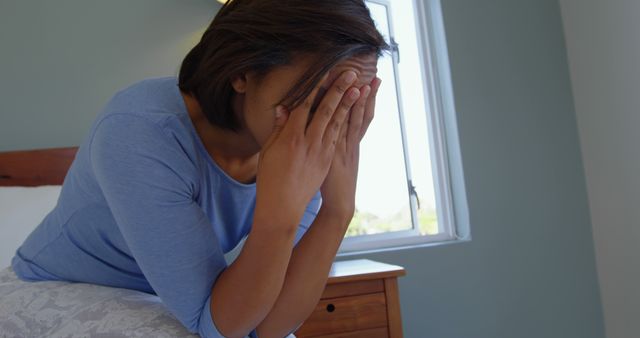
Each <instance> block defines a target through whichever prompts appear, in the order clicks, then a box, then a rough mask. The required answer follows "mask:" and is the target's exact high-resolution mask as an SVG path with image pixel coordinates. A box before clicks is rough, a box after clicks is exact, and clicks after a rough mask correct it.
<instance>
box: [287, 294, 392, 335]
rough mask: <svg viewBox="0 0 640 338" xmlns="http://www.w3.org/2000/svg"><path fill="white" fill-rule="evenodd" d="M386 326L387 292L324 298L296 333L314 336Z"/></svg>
mask: <svg viewBox="0 0 640 338" xmlns="http://www.w3.org/2000/svg"><path fill="white" fill-rule="evenodd" d="M386 326H387V304H386V299H385V294H384V293H372V294H368V295H359V296H351V297H340V298H328V299H322V300H321V301H320V303H318V305H317V306H316V309H315V310H314V311H313V313H312V314H311V316H310V317H309V318H308V319H307V320H306V321H305V322H304V324H303V325H302V327H300V329H299V330H298V331H297V332H296V335H298V334H299V335H300V336H303V337H312V336H320V335H330V334H335V333H340V332H345V333H346V332H351V331H359V330H364V329H373V328H381V327H386ZM347 337H348V336H347Z"/></svg>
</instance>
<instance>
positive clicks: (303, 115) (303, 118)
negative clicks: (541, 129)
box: [286, 72, 329, 135]
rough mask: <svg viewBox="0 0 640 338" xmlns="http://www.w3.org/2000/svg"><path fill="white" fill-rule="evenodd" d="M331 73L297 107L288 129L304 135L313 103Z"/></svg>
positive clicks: (292, 114)
mask: <svg viewBox="0 0 640 338" xmlns="http://www.w3.org/2000/svg"><path fill="white" fill-rule="evenodd" d="M328 76H329V73H328V72H327V73H326V74H324V76H323V77H322V80H320V82H318V84H317V85H316V86H315V88H313V90H312V91H311V93H310V94H309V95H308V96H307V97H306V98H305V99H304V101H303V102H302V104H301V105H299V106H298V107H296V109H294V110H293V111H292V112H291V114H290V118H289V121H290V123H288V124H287V126H286V128H291V129H292V131H293V132H295V133H299V134H303V135H304V132H305V129H306V128H307V123H308V121H309V113H310V112H311V107H312V106H313V101H314V99H315V97H316V96H317V95H318V92H319V91H320V89H321V87H322V85H323V84H324V82H325V81H326V79H327V77H328Z"/></svg>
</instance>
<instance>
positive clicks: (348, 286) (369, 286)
mask: <svg viewBox="0 0 640 338" xmlns="http://www.w3.org/2000/svg"><path fill="white" fill-rule="evenodd" d="M378 292H384V282H383V281H382V279H372V280H363V281H357V282H349V283H337V284H327V286H326V287H325V288H324V292H323V293H322V297H320V299H327V298H337V297H347V296H357V295H365V294H369V293H378Z"/></svg>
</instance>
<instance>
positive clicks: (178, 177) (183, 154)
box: [12, 77, 321, 337]
mask: <svg viewBox="0 0 640 338" xmlns="http://www.w3.org/2000/svg"><path fill="white" fill-rule="evenodd" d="M255 198H256V187H255V184H243V183H240V182H237V181H235V180H234V179H233V178H231V177H230V176H228V175H227V174H226V173H225V172H223V171H222V170H221V169H220V168H219V167H218V166H217V165H216V163H215V162H214V161H213V160H212V158H211V157H210V156H209V154H208V153H207V151H206V150H205V147H204V145H203V144H202V143H201V140H200V138H199V136H198V135H197V133H196V130H195V128H194V126H193V125H192V123H191V119H190V118H189V115H188V112H187V109H186V107H185V104H184V101H183V98H182V96H181V95H180V91H179V88H178V86H177V80H176V78H175V77H171V78H157V79H149V80H144V81H141V82H139V83H137V84H134V85H132V86H130V87H128V88H126V89H124V90H122V91H120V92H118V93H117V94H116V95H115V96H114V97H113V98H112V99H111V100H110V101H109V103H108V104H107V106H106V108H105V110H104V111H103V112H102V113H101V114H100V115H99V116H98V118H97V119H96V121H95V122H94V124H93V126H92V127H91V130H90V133H89V135H88V137H87V138H86V139H85V140H84V142H83V143H82V145H81V146H80V148H79V150H78V153H77V155H76V158H75V160H74V161H73V164H72V165H71V168H70V169H69V172H68V173H67V176H66V178H65V181H64V184H63V186H62V191H61V195H60V198H59V199H58V203H57V205H56V207H55V208H54V209H53V211H51V212H50V213H49V214H48V215H47V216H46V217H45V219H44V220H43V221H42V223H41V224H40V225H39V226H38V227H37V228H36V229H35V230H34V231H33V233H31V234H30V235H29V237H28V238H27V239H26V241H25V242H24V243H23V244H22V246H21V247H20V248H19V249H18V250H17V252H16V255H15V257H14V258H13V260H12V266H13V269H14V270H15V272H16V274H17V275H18V276H19V277H20V278H22V279H24V280H30V281H40V280H66V281H76V282H86V283H94V284H101V285H107V286H113V287H120V288H128V289H135V290H140V291H144V292H148V293H153V294H157V295H158V296H159V297H160V299H161V300H162V302H163V303H164V304H165V305H166V306H167V308H168V309H169V310H170V311H171V312H172V313H173V314H174V315H175V316H176V318H177V319H178V320H179V321H180V322H181V323H182V324H183V325H184V326H185V327H186V328H187V329H188V330H189V331H191V332H193V333H199V334H200V335H201V336H202V337H222V335H221V334H220V332H219V331H218V330H217V328H216V327H215V324H214V323H213V321H212V319H211V313H210V310H209V309H210V302H211V289H212V286H213V284H214V282H215V281H216V278H217V277H218V276H219V275H220V273H221V272H222V271H223V270H224V269H225V268H226V267H227V262H226V261H225V258H224V254H225V253H227V252H229V251H231V250H232V249H233V248H234V247H235V246H236V245H237V244H238V242H240V240H241V239H243V238H244V237H245V236H247V234H248V233H249V231H250V230H251V225H252V218H253V211H254V207H255ZM320 203H321V198H320V195H319V193H318V194H316V196H315V197H314V198H313V199H312V200H311V202H310V203H309V205H308V207H307V211H306V212H305V214H304V217H303V219H302V221H301V224H300V226H299V229H298V233H297V235H296V239H295V243H296V244H297V243H298V241H299V240H300V238H301V237H302V235H303V234H304V233H305V231H306V229H307V228H308V227H309V226H310V224H311V223H312V221H313V219H314V218H315V216H316V214H317V212H318V209H319V207H320ZM251 335H252V336H255V330H254V331H253V332H252V334H251Z"/></svg>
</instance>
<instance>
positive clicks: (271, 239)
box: [211, 224, 295, 337]
mask: <svg viewBox="0 0 640 338" xmlns="http://www.w3.org/2000/svg"><path fill="white" fill-rule="evenodd" d="M294 237H295V230H292V231H286V232H285V231H281V230H274V229H268V228H267V227H259V226H256V225H255V224H254V227H253V228H252V231H251V233H250V234H249V236H248V237H247V240H246V242H245V244H244V247H243V249H242V251H241V253H240V255H239V256H238V257H237V259H236V260H235V261H234V262H233V263H232V264H231V265H230V266H229V267H228V268H227V269H226V270H225V271H223V273H222V274H220V277H219V278H218V279H217V280H216V283H215V285H214V287H213V290H212V297H211V313H212V317H213V318H214V319H215V321H214V323H215V325H216V326H217V328H218V329H219V330H220V332H221V333H222V334H224V335H225V337H244V336H245V335H247V334H248V333H249V332H250V331H251V330H253V329H254V328H256V326H257V325H258V324H259V323H260V322H261V321H263V320H264V318H265V317H266V316H267V314H268V313H269V311H270V310H271V308H272V307H273V305H274V303H275V302H276V299H277V298H278V294H279V293H280V290H281V289H282V286H283V283H284V279H285V274H286V271H287V266H288V265H289V260H290V258H291V250H292V248H293V240H294Z"/></svg>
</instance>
